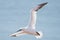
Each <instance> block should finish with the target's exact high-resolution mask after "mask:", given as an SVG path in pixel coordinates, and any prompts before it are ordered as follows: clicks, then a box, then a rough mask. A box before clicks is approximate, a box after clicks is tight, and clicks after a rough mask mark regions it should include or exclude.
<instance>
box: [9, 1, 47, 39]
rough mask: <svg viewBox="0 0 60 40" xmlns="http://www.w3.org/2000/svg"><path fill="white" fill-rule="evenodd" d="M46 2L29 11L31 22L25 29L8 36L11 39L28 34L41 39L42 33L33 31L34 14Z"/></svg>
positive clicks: (34, 23)
mask: <svg viewBox="0 0 60 40" xmlns="http://www.w3.org/2000/svg"><path fill="white" fill-rule="evenodd" d="M47 3H48V2H45V3H41V4H39V5H37V6H36V7H35V8H33V9H32V11H31V20H30V23H29V25H28V26H27V28H21V29H19V30H18V31H16V32H15V33H13V34H11V35H9V36H11V37H17V36H21V35H24V34H30V35H33V36H35V37H36V38H42V36H43V34H42V32H38V31H36V30H35V25H36V14H37V11H38V10H39V9H41V8H42V7H43V6H45V5H46V4H47Z"/></svg>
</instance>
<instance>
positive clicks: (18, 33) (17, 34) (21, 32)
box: [9, 31, 25, 37]
mask: <svg viewBox="0 0 60 40" xmlns="http://www.w3.org/2000/svg"><path fill="white" fill-rule="evenodd" d="M24 34H25V33H24V32H23V31H19V32H16V33H13V34H11V35H9V36H11V37H17V36H21V35H24Z"/></svg>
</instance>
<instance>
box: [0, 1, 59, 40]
mask: <svg viewBox="0 0 60 40" xmlns="http://www.w3.org/2000/svg"><path fill="white" fill-rule="evenodd" d="M43 2H48V4H47V5H46V6H44V7H43V8H42V9H41V10H39V11H38V13H37V24H36V30H37V31H40V30H41V31H42V32H43V33H44V36H43V38H42V39H36V38H35V37H34V36H32V35H23V36H19V37H16V38H12V37H9V36H8V35H9V34H11V33H14V32H15V31H17V30H18V29H19V28H20V27H25V26H26V25H27V24H28V22H29V16H30V10H31V9H32V8H33V7H35V6H37V5H38V4H40V3H43ZM0 40H60V0H0Z"/></svg>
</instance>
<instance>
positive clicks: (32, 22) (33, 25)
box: [29, 2, 47, 29]
mask: <svg viewBox="0 0 60 40" xmlns="http://www.w3.org/2000/svg"><path fill="white" fill-rule="evenodd" d="M46 4H47V2H46V3H42V4H39V5H38V6H37V7H35V8H33V9H32V12H31V20H30V24H29V27H30V28H32V29H35V24H36V13H37V11H38V10H39V9H41V8H42V7H43V6H44V5H46Z"/></svg>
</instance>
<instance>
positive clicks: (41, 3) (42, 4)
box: [39, 2, 48, 6]
mask: <svg viewBox="0 0 60 40" xmlns="http://www.w3.org/2000/svg"><path fill="white" fill-rule="evenodd" d="M46 4H48V2H44V3H41V4H39V6H40V5H46Z"/></svg>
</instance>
